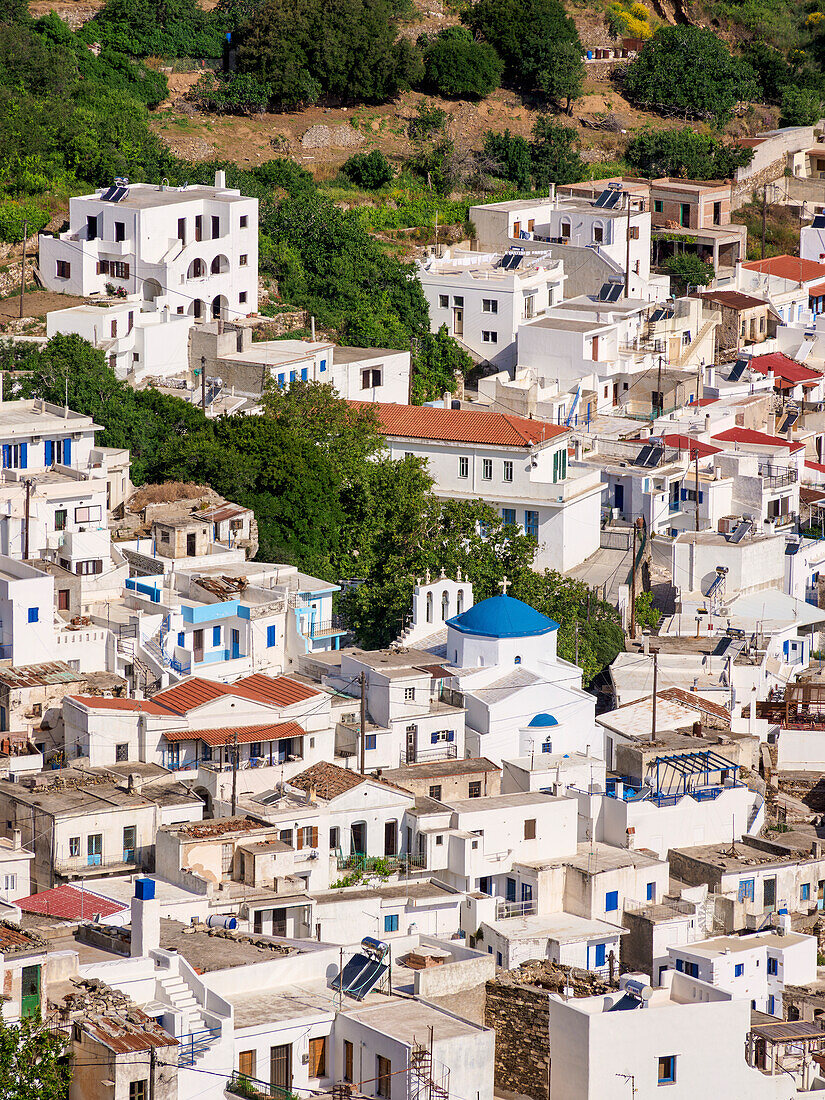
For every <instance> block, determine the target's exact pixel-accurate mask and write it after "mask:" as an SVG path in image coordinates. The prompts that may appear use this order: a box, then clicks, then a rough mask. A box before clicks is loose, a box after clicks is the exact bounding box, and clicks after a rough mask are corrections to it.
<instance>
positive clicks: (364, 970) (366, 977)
mask: <svg viewBox="0 0 825 1100" xmlns="http://www.w3.org/2000/svg"><path fill="white" fill-rule="evenodd" d="M388 969H389V967H388V966H387V964H386V963H382V962H379V961H378V960H377V959H371V958H369V957H368V956H367V955H353V957H352V958H351V959H350V960H349V962H348V963H347V964H346V966H345V967H344V969H343V970H342V971H341V973H340V974H337V975H336V976H335V977H334V978H333V979H332V981H331V982H330V986H331V987H332V988H333V989H336V990H337V989H340V990H341V992H342V993H346V994H347V995H348V996H350V997H352V998H354V999H355V1000H356V1001H363V999H364V998H365V997H366V995H367V994H368V993H369V992H370V991H371V990H372V989H374V988H375V986H376V985H377V984H378V982H379V981H380V979H381V978H382V977H383V976H384V974H385V973H386V972H387V970H388Z"/></svg>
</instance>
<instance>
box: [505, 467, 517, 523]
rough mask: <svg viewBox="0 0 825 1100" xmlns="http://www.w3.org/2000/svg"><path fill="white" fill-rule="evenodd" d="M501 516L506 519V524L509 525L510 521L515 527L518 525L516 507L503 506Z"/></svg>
mask: <svg viewBox="0 0 825 1100" xmlns="http://www.w3.org/2000/svg"><path fill="white" fill-rule="evenodd" d="M505 480H506V479H505ZM501 518H502V520H503V521H504V525H505V526H507V524H508V523H509V524H512V526H514V527H515V525H516V510H515V508H502V509H501Z"/></svg>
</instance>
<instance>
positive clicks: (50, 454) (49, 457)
mask: <svg viewBox="0 0 825 1100" xmlns="http://www.w3.org/2000/svg"><path fill="white" fill-rule="evenodd" d="M53 462H54V443H52V441H51V440H50V439H47V440H46V459H45V465H46V466H51V464H52V463H53Z"/></svg>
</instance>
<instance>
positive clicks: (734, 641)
mask: <svg viewBox="0 0 825 1100" xmlns="http://www.w3.org/2000/svg"><path fill="white" fill-rule="evenodd" d="M746 645H747V642H746V641H745V639H744V638H722V639H721V640H720V642H719V644H718V645H717V647H716V649H714V651H713V656H714V657H724V658H725V660H727V659H728V658H730V659H731V661H735V660H736V658H737V657H738V656H739V654H740V653H741V652H742V650H743V649H744V648H745V646H746Z"/></svg>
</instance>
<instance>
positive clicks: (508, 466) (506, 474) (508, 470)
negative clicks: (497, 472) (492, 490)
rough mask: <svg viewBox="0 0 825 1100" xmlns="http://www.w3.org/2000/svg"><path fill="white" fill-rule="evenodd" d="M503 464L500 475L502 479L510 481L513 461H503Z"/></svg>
mask: <svg viewBox="0 0 825 1100" xmlns="http://www.w3.org/2000/svg"><path fill="white" fill-rule="evenodd" d="M503 466H504V472H503V475H502V476H503V479H504V480H505V481H512V480H513V463H512V462H504V463H503Z"/></svg>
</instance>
